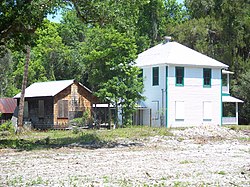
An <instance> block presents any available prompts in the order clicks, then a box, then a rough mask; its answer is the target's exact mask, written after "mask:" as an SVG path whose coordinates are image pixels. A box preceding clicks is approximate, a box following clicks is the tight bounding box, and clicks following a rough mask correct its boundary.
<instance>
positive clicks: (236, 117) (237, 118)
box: [235, 102, 239, 125]
mask: <svg viewBox="0 0 250 187" xmlns="http://www.w3.org/2000/svg"><path fill="white" fill-rule="evenodd" d="M238 115H239V113H238V102H236V115H235V117H236V124H237V125H238V124H239V123H238V118H239V117H238Z"/></svg>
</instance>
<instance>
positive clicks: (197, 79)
mask: <svg viewBox="0 0 250 187" xmlns="http://www.w3.org/2000/svg"><path fill="white" fill-rule="evenodd" d="M154 67H156V66H154ZM143 76H144V90H145V91H144V94H143V95H144V96H146V101H145V103H146V105H147V107H149V108H151V109H152V121H151V123H152V126H160V124H161V123H160V122H161V121H160V113H161V111H166V108H165V107H166V92H165V89H166V66H159V77H160V78H159V85H158V86H152V67H143ZM162 89H164V93H163V94H164V100H163V104H164V106H163V108H162ZM156 102H158V103H159V108H158V111H157V112H158V114H157V112H155V111H154V108H155V105H156ZM183 102H184V103H183ZM204 102H205V103H204ZM177 105H178V106H179V107H180V106H184V109H183V110H182V112H183V113H184V114H183V116H184V117H183V118H184V119H176V115H178V116H180V115H182V114H177V113H176V106H177ZM204 106H205V111H204ZM210 107H211V108H210ZM204 112H205V113H206V114H204ZM209 112H210V113H211V114H208V113H209ZM157 115H158V118H154V117H155V116H157ZM204 115H205V116H204ZM164 116H165V113H164ZM208 116H211V119H210V120H208V119H203V118H209V117H208ZM144 117H145V115H144ZM163 121H164V125H166V124H165V122H166V119H165V117H164V120H163ZM220 123H221V70H220V69H212V80H211V88H204V87H203V68H202V67H184V86H183V87H179V86H176V85H175V66H169V67H168V124H167V125H168V127H183V126H197V125H202V124H220ZM144 124H147V125H148V124H150V121H149V118H148V119H145V120H144Z"/></svg>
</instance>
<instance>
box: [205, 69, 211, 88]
mask: <svg viewBox="0 0 250 187" xmlns="http://www.w3.org/2000/svg"><path fill="white" fill-rule="evenodd" d="M203 85H204V87H211V69H209V68H204V69H203Z"/></svg>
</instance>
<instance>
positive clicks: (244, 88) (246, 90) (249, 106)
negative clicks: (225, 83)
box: [233, 70, 250, 124]
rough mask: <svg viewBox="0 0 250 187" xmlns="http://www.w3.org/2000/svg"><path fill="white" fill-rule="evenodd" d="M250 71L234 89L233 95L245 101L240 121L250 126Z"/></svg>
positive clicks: (240, 112) (241, 77)
mask: <svg viewBox="0 0 250 187" xmlns="http://www.w3.org/2000/svg"><path fill="white" fill-rule="evenodd" d="M249 85H250V70H248V71H247V72H246V73H245V74H243V75H241V76H240V78H239V81H238V84H237V85H234V87H233V93H234V94H235V95H236V96H237V97H239V98H241V99H242V100H243V101H244V104H243V105H242V104H239V105H240V108H239V109H240V110H239V119H240V122H241V123H242V124H250V123H249V122H250V115H249V114H250V86H249Z"/></svg>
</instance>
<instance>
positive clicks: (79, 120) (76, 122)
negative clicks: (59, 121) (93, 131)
mask: <svg viewBox="0 0 250 187" xmlns="http://www.w3.org/2000/svg"><path fill="white" fill-rule="evenodd" d="M70 124H71V125H74V126H78V127H83V126H85V124H84V121H83V119H82V118H75V119H73V120H72V121H71V122H70Z"/></svg>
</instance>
